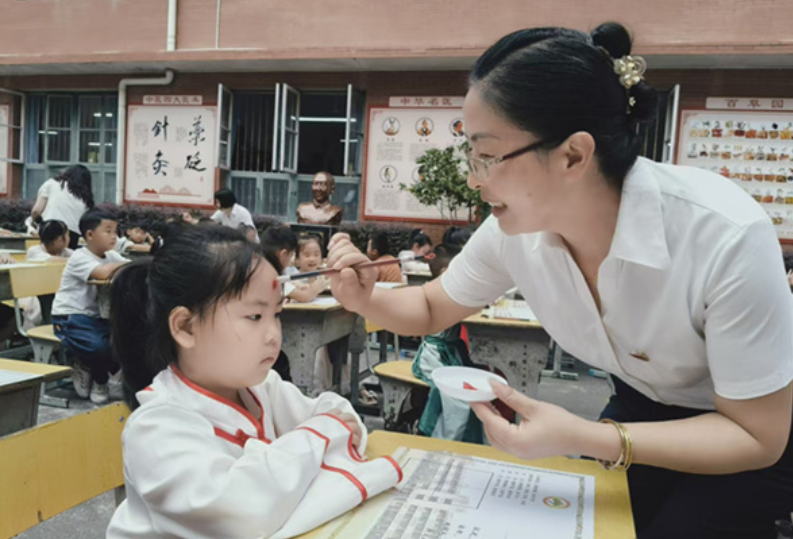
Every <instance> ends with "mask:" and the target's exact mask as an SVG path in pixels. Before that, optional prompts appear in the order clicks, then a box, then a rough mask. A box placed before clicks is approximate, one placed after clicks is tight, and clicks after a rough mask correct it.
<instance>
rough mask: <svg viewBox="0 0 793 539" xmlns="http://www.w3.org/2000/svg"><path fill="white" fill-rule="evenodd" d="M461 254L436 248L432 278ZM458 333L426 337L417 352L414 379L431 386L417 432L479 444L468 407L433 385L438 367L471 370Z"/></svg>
mask: <svg viewBox="0 0 793 539" xmlns="http://www.w3.org/2000/svg"><path fill="white" fill-rule="evenodd" d="M460 251H461V249H460V248H459V247H457V246H455V245H446V244H441V245H438V246H437V247H435V250H434V251H433V252H434V253H435V258H433V259H432V260H430V271H431V273H432V277H433V278H434V279H437V278H438V277H439V276H440V275H441V274H442V273H443V272H444V271H446V268H447V267H448V266H449V263H450V262H451V261H452V259H453V258H454V257H455V256H456V255H457V254H458V253H459V252H460ZM461 329H462V324H455V325H453V326H452V327H450V328H449V329H446V330H444V331H441V332H440V333H436V334H434V335H427V336H426V337H424V339H423V340H422V343H421V346H419V349H418V352H416V357H415V359H414V360H413V375H414V376H415V377H416V378H418V379H420V380H423V381H425V382H427V383H428V384H429V385H430V394H429V398H428V399H427V404H426V406H425V407H424V413H422V414H421V419H420V420H419V431H420V432H421V433H422V434H424V435H425V436H432V437H433V438H443V439H445V440H457V441H461V442H470V443H479V444H481V443H482V442H483V439H484V435H483V430H482V422H481V421H479V419H477V417H476V416H475V415H474V413H473V412H472V411H471V407H470V406H469V405H468V403H467V402H465V401H461V400H458V399H455V398H453V397H449V396H448V395H445V394H443V393H441V392H440V391H439V390H438V388H437V387H435V384H434V383H433V382H432V371H434V370H435V369H437V368H438V367H444V366H447V367H448V366H466V367H471V366H473V364H472V363H471V358H470V357H469V355H468V346H467V345H466V344H465V342H463V340H462V339H461V337H460V331H461Z"/></svg>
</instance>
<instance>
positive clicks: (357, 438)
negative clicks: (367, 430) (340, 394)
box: [325, 408, 361, 449]
mask: <svg viewBox="0 0 793 539" xmlns="http://www.w3.org/2000/svg"><path fill="white" fill-rule="evenodd" d="M325 413H326V414H329V415H332V416H334V417H338V418H339V419H341V420H342V421H344V423H345V424H346V425H347V426H348V427H349V428H350V430H351V431H352V445H354V446H355V448H356V449H358V447H359V446H360V445H361V424H360V423H358V418H357V417H355V416H354V415H352V414H345V413H344V412H342V411H341V410H339V409H338V408H334V409H333V410H331V411H329V412H325Z"/></svg>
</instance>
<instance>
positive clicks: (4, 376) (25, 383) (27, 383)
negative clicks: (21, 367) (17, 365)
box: [0, 369, 44, 393]
mask: <svg viewBox="0 0 793 539" xmlns="http://www.w3.org/2000/svg"><path fill="white" fill-rule="evenodd" d="M43 381H44V378H42V377H41V376H39V375H38V374H30V373H27V372H16V371H5V370H2V369H0V393H10V392H13V391H19V390H20V389H25V388H29V387H31V386H35V385H36V384H40V383H41V382H43Z"/></svg>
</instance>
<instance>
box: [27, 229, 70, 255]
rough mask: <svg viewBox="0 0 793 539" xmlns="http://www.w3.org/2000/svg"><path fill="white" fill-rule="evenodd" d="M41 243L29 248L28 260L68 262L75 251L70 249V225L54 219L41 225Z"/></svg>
mask: <svg viewBox="0 0 793 539" xmlns="http://www.w3.org/2000/svg"><path fill="white" fill-rule="evenodd" d="M39 237H40V238H41V243H40V244H38V245H34V246H33V247H31V248H30V249H28V252H27V255H26V256H25V260H26V261H27V262H66V259H67V258H69V257H70V256H71V255H72V253H73V252H74V251H72V250H71V249H69V227H67V226H66V223H64V222H63V221H58V220H56V219H52V220H49V221H44V222H43V223H41V225H40V226H39Z"/></svg>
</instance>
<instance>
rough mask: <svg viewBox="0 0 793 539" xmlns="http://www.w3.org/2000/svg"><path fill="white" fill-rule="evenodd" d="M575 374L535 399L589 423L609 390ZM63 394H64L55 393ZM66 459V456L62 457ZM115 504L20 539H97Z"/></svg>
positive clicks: (66, 516) (374, 421) (107, 501)
mask: <svg viewBox="0 0 793 539" xmlns="http://www.w3.org/2000/svg"><path fill="white" fill-rule="evenodd" d="M574 370H575V371H576V372H577V373H578V374H579V379H578V380H577V381H568V380H561V379H554V378H543V379H542V382H541V383H540V387H539V395H538V398H540V399H542V400H545V401H547V402H552V403H554V404H558V405H560V406H563V407H564V408H566V409H568V410H570V411H572V412H573V413H576V414H578V415H580V416H582V417H586V418H589V419H595V418H597V416H598V414H599V412H600V410H601V409H602V408H603V407H604V406H605V404H606V401H607V400H608V396H609V391H610V390H609V387H608V384H607V382H606V381H605V380H604V379H602V378H596V377H593V376H590V375H589V374H588V368H587V367H586V366H585V365H583V364H581V363H576V365H575V368H574ZM58 391H66V390H58ZM94 406H95V405H93V404H91V403H90V402H89V401H83V400H79V399H74V400H73V401H72V405H71V407H70V408H69V409H66V410H62V409H58V408H49V407H44V406H42V407H40V408H39V423H44V422H48V421H54V420H57V419H60V418H63V417H67V416H69V415H73V414H76V413H80V412H82V411H85V410H90V409H92V408H94ZM364 421H365V422H366V425H367V427H368V428H369V429H370V430H376V429H379V428H382V420H381V419H380V418H377V417H369V416H364ZM64 458H65V459H68V458H69V456H68V455H64ZM114 509H115V500H114V497H113V493H112V492H109V493H106V494H103V495H102V496H98V497H96V498H94V499H93V500H90V501H88V502H86V503H84V504H82V505H80V506H78V507H75V508H74V509H72V510H70V511H67V512H65V513H63V514H61V515H58V516H56V517H54V518H52V519H50V520H48V521H46V522H44V523H42V524H39V525H38V526H36V527H35V528H33V529H31V530H28V531H27V532H25V533H22V534H21V535H19V536H18V537H19V539H100V538H103V537H104V536H105V529H106V528H107V524H108V522H109V521H110V517H111V516H112V515H113V511H114Z"/></svg>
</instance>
